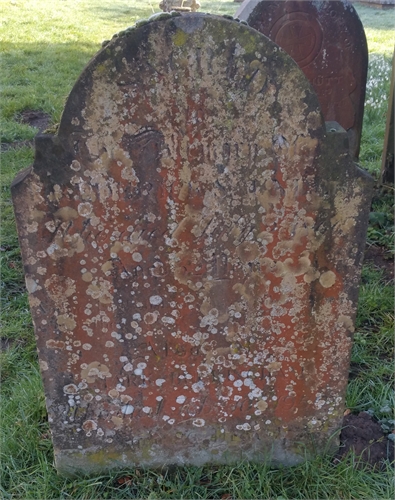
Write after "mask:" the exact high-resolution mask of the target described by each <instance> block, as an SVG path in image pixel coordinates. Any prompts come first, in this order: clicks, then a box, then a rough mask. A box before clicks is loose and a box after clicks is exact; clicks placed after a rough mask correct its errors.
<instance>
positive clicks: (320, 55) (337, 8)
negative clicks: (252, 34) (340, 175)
mask: <svg viewBox="0 0 395 500" xmlns="http://www.w3.org/2000/svg"><path fill="white" fill-rule="evenodd" d="M236 16H237V17H238V18H240V19H242V20H245V21H247V22H248V24H249V25H250V26H252V27H253V28H255V29H257V30H258V31H260V32H261V33H263V34H264V35H266V36H268V37H269V38H270V39H271V40H273V41H275V42H276V43H277V44H278V45H279V46H280V47H281V48H282V49H284V50H285V51H286V52H288V53H289V54H290V55H291V57H293V58H294V60H295V61H296V62H297V63H298V65H299V66H300V68H301V69H302V70H303V72H304V74H305V75H306V76H307V78H308V79H309V81H310V83H311V84H312V86H313V87H314V90H315V91H316V92H317V95H318V99H319V102H320V104H321V108H322V112H323V114H324V118H325V120H326V121H332V120H333V121H337V122H338V123H339V124H340V125H341V126H342V127H343V128H344V129H346V130H347V132H348V136H349V144H350V152H351V154H352V155H353V156H354V158H358V155H359V147H360V142H361V133H362V120H363V109H364V101H365V89H366V78H367V63H368V51H367V44H366V37H365V32H364V29H363V26H362V23H361V21H360V19H359V17H358V14H357V13H356V11H355V9H354V7H353V6H352V5H351V4H350V3H349V2H348V1H347V0H313V1H309V0H306V1H305V0H300V1H288V0H285V1H281V0H279V1H271V0H267V1H266V0H246V1H245V2H244V3H243V4H242V5H241V6H240V7H239V10H238V11H237V13H236Z"/></svg>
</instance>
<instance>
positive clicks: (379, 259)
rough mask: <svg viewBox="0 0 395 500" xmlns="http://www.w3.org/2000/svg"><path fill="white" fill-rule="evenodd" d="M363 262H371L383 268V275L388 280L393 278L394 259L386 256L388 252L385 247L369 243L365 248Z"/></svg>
mask: <svg viewBox="0 0 395 500" xmlns="http://www.w3.org/2000/svg"><path fill="white" fill-rule="evenodd" d="M364 262H365V263H368V262H371V263H372V264H373V265H374V266H377V267H379V268H380V269H383V270H384V272H385V276H386V277H387V278H388V279H389V280H393V279H394V259H393V258H388V252H386V250H385V248H383V247H379V246H376V245H370V246H369V247H367V248H366V250H365V259H364Z"/></svg>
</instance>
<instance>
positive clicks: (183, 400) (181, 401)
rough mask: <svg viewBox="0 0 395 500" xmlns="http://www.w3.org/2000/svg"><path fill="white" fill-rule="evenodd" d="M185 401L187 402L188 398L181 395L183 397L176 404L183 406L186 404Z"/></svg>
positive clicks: (178, 398)
mask: <svg viewBox="0 0 395 500" xmlns="http://www.w3.org/2000/svg"><path fill="white" fill-rule="evenodd" d="M185 400H186V397H185V396H182V395H181V396H178V397H177V399H176V403H178V404H179V405H182V404H183V403H185Z"/></svg>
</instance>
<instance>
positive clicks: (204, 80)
mask: <svg viewBox="0 0 395 500" xmlns="http://www.w3.org/2000/svg"><path fill="white" fill-rule="evenodd" d="M347 147H348V146H347V135H346V133H345V131H344V130H343V129H341V128H340V127H339V126H338V125H337V124H336V123H333V124H329V128H328V129H327V130H326V129H325V126H324V123H323V122H322V115H321V112H320V108H319V104H318V100H317V98H316V96H315V94H314V92H313V91H312V89H311V87H310V85H309V83H308V81H307V80H306V78H305V77H304V75H303V73H302V72H301V71H300V69H299V68H298V66H297V65H296V64H295V63H294V61H293V60H292V59H291V58H290V57H289V56H288V55H287V54H285V53H284V52H282V51H280V50H279V49H278V47H277V46H276V45H275V44H274V43H273V42H271V41H270V40H269V39H267V38H266V37H264V36H262V35H261V34H260V33H258V32H257V31H255V30H253V29H251V28H249V27H247V26H243V25H242V24H240V23H236V22H234V21H230V20H227V19H223V18H219V17H215V16H210V15H204V14H187V15H185V16H178V17H174V16H165V18H163V17H162V18H160V19H159V20H156V21H153V22H149V23H147V24H145V25H142V26H139V27H137V28H134V29H130V30H127V31H125V32H123V33H122V34H121V35H120V36H118V37H117V38H115V39H113V41H111V43H109V44H108V45H107V46H106V47H104V48H103V50H101V51H100V52H99V53H98V54H97V55H96V57H95V58H94V59H93V60H92V61H91V62H90V64H89V65H88V66H87V68H86V69H85V70H84V72H83V73H82V75H81V76H80V78H79V79H78V81H77V83H76V85H75V86H74V88H73V90H72V92H71V94H70V96H69V98H68V101H67V104H66V107H65V110H64V113H63V116H62V119H61V123H60V128H59V132H58V135H55V136H52V135H43V136H39V137H37V139H36V158H35V162H34V165H33V167H31V168H30V169H27V170H26V171H24V172H22V173H21V174H20V175H19V176H18V177H17V178H16V179H15V181H14V183H13V186H12V194H13V200H14V206H15V213H16V219H17V224H18V232H19V237H20V243H21V248H22V255H23V261H24V264H25V272H26V284H27V288H28V291H29V298H30V306H31V310H32V315H33V319H34V325H35V331H36V335H37V343H38V349H39V357H40V365H41V369H42V375H43V379H44V386H45V390H46V397H47V405H48V412H49V417H50V423H51V428H52V433H53V441H54V445H55V457H56V464H57V467H58V469H59V470H60V471H61V472H63V473H73V472H77V471H83V472H92V471H100V470H108V469H112V468H119V467H125V466H135V465H146V466H161V465H164V464H196V465H201V464H205V463H227V462H228V463H231V462H237V461H239V460H241V459H249V460H255V461H256V460H258V461H259V460H271V461H272V462H274V463H284V464H294V463H297V462H299V461H301V460H303V459H304V458H305V457H306V456H308V454H309V452H311V451H312V449H314V450H315V449H318V450H323V449H324V444H325V443H327V441H328V440H329V439H330V437H331V436H332V433H334V432H335V431H336V430H338V429H339V427H340V426H341V422H342V416H343V399H344V393H345V386H346V381H347V375H348V363H349V361H348V360H349V353H350V346H351V336H352V331H353V321H354V315H355V307H356V299H357V289H358V280H359V273H360V267H361V259H362V254H363V247H364V234H365V230H366V225H367V216H368V210H369V196H370V195H369V188H370V184H371V182H370V181H371V180H370V178H369V177H368V176H367V175H366V174H364V173H363V172H362V171H361V170H359V169H358V168H357V167H356V166H355V164H354V163H353V162H352V161H351V159H350V158H349V156H348V153H347ZM333 442H334V443H336V439H334V441H333Z"/></svg>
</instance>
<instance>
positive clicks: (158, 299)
mask: <svg viewBox="0 0 395 500" xmlns="http://www.w3.org/2000/svg"><path fill="white" fill-rule="evenodd" d="M149 301H150V304H152V305H153V306H158V305H159V304H161V303H162V302H163V299H162V297H161V296H160V295H152V296H151V297H150V298H149Z"/></svg>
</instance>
